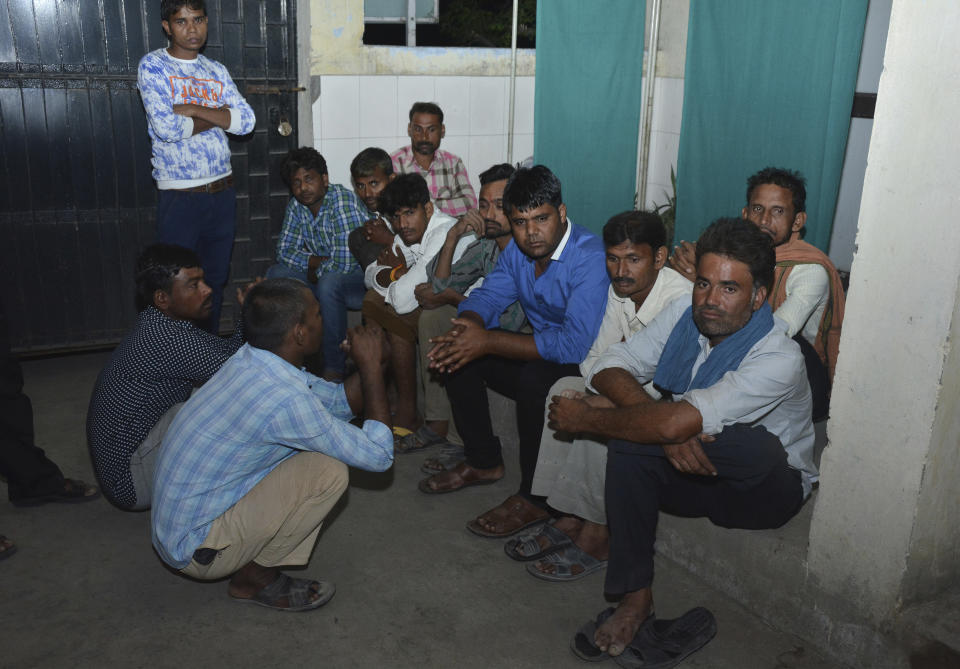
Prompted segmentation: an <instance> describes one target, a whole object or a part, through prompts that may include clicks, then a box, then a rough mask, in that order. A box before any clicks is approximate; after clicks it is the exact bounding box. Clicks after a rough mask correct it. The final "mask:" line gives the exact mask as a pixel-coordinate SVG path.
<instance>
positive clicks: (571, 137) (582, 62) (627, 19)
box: [533, 0, 646, 233]
mask: <svg viewBox="0 0 960 669" xmlns="http://www.w3.org/2000/svg"><path fill="white" fill-rule="evenodd" d="M645 14H646V2H645V0H602V1H600V0H594V1H591V2H583V0H546V1H544V0H540V1H539V2H537V78H536V98H535V109H534V130H535V135H534V140H533V147H534V148H533V153H534V160H535V162H537V163H542V164H544V165H546V166H547V167H549V168H550V169H551V170H553V172H554V174H556V175H557V177H559V179H560V182H561V183H562V184H563V199H564V202H565V204H566V205H567V213H568V215H569V216H570V218H571V219H572V220H574V221H576V222H577V223H579V224H580V225H583V226H585V227H587V228H590V229H591V230H593V231H594V232H596V233H599V232H600V230H601V229H602V228H603V225H604V224H605V223H606V222H607V219H608V218H610V217H611V216H613V215H614V214H617V213H619V212H621V211H625V210H627V209H632V208H633V202H634V196H635V192H636V179H637V131H638V123H639V119H640V103H641V97H640V76H641V70H642V67H643V26H644V17H645Z"/></svg>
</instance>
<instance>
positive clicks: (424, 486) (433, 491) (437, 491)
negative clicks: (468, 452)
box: [417, 472, 503, 495]
mask: <svg viewBox="0 0 960 669" xmlns="http://www.w3.org/2000/svg"><path fill="white" fill-rule="evenodd" d="M445 473H446V472H436V473H434V474H433V476H428V477H427V478H425V479H423V480H422V481H420V483H418V484H417V488H418V489H419V490H420V492H422V493H426V494H427V495H444V494H446V493H448V492H456V491H458V490H463V489H464V488H469V487H470V486H475V485H491V484H493V483H496V482H497V481H499V480H500V479H499V478H497V479H479V478H478V479H473V480H472V481H466V480H464V479H463V477H460V479H461V480H462V481H463V483H461V484H460V485H458V486H456V487H455V488H431V487H430V485H429V483H428V481H430V480H431V479H433V478H434V477H435V476H437V475H439V474H445ZM500 478H503V477H502V476H501V477H500Z"/></svg>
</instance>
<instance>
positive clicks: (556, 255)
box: [550, 216, 573, 260]
mask: <svg viewBox="0 0 960 669" xmlns="http://www.w3.org/2000/svg"><path fill="white" fill-rule="evenodd" d="M572 229H573V219H572V218H570V217H569V216H568V217H567V231H566V232H564V233H563V237H562V238H561V239H560V243H559V244H557V248H555V249H554V250H553V255H552V256H550V260H560V255H561V254H562V253H563V250H564V249H565V248H567V242H568V241H569V240H570V231H571V230H572Z"/></svg>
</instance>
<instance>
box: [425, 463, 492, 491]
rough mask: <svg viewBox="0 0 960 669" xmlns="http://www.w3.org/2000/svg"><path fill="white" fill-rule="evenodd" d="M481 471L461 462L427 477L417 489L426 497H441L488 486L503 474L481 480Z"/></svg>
mask: <svg viewBox="0 0 960 669" xmlns="http://www.w3.org/2000/svg"><path fill="white" fill-rule="evenodd" d="M482 471H486V470H483V469H475V468H473V467H471V466H470V465H468V464H467V463H466V462H461V463H460V464H459V465H457V466H456V467H454V468H453V469H451V470H449V471H445V472H439V473H437V474H434V475H433V476H428V477H427V478H425V479H423V480H422V481H420V483H418V484H417V488H419V489H420V492H423V493H426V494H428V495H442V494H444V493H448V492H456V491H457V490H460V489H462V488H468V487H470V486H474V485H490V484H491V483H496V482H497V481H499V480H500V479H502V478H503V474H501V475H500V476H498V477H497V478H482V477H481V476H480V472H482ZM431 483H432V484H433V485H430V484H431Z"/></svg>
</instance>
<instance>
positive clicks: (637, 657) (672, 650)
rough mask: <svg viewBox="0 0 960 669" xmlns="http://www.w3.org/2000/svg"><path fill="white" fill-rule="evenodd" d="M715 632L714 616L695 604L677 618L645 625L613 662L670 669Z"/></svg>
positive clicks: (637, 667)
mask: <svg viewBox="0 0 960 669" xmlns="http://www.w3.org/2000/svg"><path fill="white" fill-rule="evenodd" d="M716 633H717V620H716V618H714V617H713V614H712V613H710V611H708V610H707V609H705V608H703V607H702V606H698V607H697V608H694V609H690V610H689V611H687V612H686V613H684V614H683V615H682V616H680V617H679V618H676V619H673V620H657V621H655V622H654V623H653V624H651V625H645V626H644V627H643V628H642V633H641V632H638V633H637V636H635V637H634V638H633V641H631V642H630V643H629V644H628V645H627V647H626V649H625V650H624V651H623V653H622V654H620V655H618V656H617V657H615V658H614V661H615V662H616V663H617V664H618V665H620V666H621V667H624V668H625V669H670V667H675V666H676V665H678V664H680V663H681V662H683V660H685V659H686V658H687V657H689V656H690V655H691V654H693V653H695V652H696V651H698V650H700V649H701V648H703V647H704V646H705V645H706V644H707V642H709V641H710V639H712V638H713V637H714V636H715V635H716Z"/></svg>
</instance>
